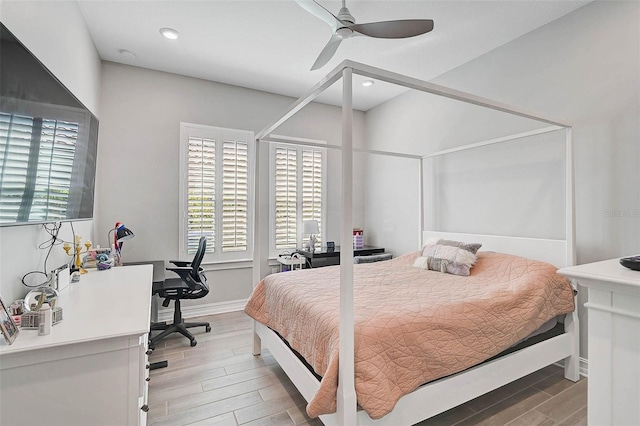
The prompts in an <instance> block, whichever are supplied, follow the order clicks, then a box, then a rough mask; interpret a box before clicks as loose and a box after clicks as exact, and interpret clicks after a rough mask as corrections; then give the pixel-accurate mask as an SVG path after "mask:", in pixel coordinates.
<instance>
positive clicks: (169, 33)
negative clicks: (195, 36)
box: [160, 27, 180, 40]
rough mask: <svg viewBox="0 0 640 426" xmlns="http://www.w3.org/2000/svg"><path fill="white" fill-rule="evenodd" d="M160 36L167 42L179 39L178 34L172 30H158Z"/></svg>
mask: <svg viewBox="0 0 640 426" xmlns="http://www.w3.org/2000/svg"><path fill="white" fill-rule="evenodd" d="M160 34H162V36H163V37H165V38H168V39H169V40H175V39H177V38H178V37H180V33H179V32H178V31H176V30H174V29H173V28H168V27H167V28H160Z"/></svg>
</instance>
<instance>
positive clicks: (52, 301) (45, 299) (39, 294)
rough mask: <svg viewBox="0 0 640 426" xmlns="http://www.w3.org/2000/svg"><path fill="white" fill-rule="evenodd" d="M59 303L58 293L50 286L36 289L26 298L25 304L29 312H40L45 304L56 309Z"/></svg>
mask: <svg viewBox="0 0 640 426" xmlns="http://www.w3.org/2000/svg"><path fill="white" fill-rule="evenodd" d="M57 301H58V291H57V290H56V289H54V288H51V287H50V286H48V285H43V286H40V287H38V288H34V289H33V290H31V291H30V292H29V293H27V295H26V296H25V298H24V304H25V306H26V309H27V310H28V311H38V310H40V308H41V307H42V304H43V303H48V304H49V306H51V307H55V306H56V302H57Z"/></svg>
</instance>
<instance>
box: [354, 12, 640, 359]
mask: <svg viewBox="0 0 640 426" xmlns="http://www.w3.org/2000/svg"><path fill="white" fill-rule="evenodd" d="M639 64H640V3H638V2H635V1H630V2H620V1H607V2H593V3H590V4H588V5H586V6H584V7H582V8H580V9H578V10H577V11H575V12H573V13H571V14H569V15H566V16H564V17H562V18H560V19H559V20H557V21H554V22H552V23H550V24H548V25H546V26H544V27H542V28H539V29H537V30H535V31H533V32H531V33H529V34H526V35H525V36H523V37H521V38H519V39H517V40H515V41H513V42H511V43H508V44H506V45H504V46H502V47H500V48H497V49H495V50H494V51H492V52H489V53H487V54H485V55H483V56H481V57H479V58H477V59H475V60H473V61H471V62H469V63H467V64H465V65H463V66H461V67H459V68H457V69H455V70H453V71H450V72H448V73H446V74H444V75H442V76H440V77H438V78H437V79H435V80H434V81H433V82H434V83H438V84H442V85H445V86H449V87H452V88H455V89H458V90H463V91H466V92H470V93H473V94H476V95H480V96H485V97H488V98H492V99H495V100H498V101H502V102H505V103H508V104H512V105H517V106H519V107H522V108H525V109H530V110H534V111H540V112H544V113H546V114H548V115H549V116H551V117H558V118H560V119H564V120H566V121H568V122H569V123H572V124H573V126H574V142H575V182H576V219H577V221H576V225H577V256H578V263H588V262H593V261H597V260H602V259H609V258H614V257H620V256H623V255H629V254H633V253H639V252H640V217H639V214H638V212H639V209H640V190H639V187H638V182H640V167H638V164H640V143H639V141H640V120H639V117H640V87H639V85H640V65H639ZM420 108H423V109H420ZM424 108H425V102H424V99H423V98H421V97H419V96H416V95H414V94H407V95H403V96H401V97H399V98H396V99H394V100H392V101H391V102H389V103H388V104H385V105H381V106H380V107H378V108H376V109H374V110H370V111H369V112H367V117H366V138H367V143H368V144H369V145H370V146H371V147H374V148H376V147H380V146H384V145H385V144H387V143H389V140H392V141H393V143H394V144H397V146H398V147H399V149H403V148H405V149H407V150H409V151H410V150H411V148H415V147H416V146H417V145H416V144H417V143H420V144H423V146H424V147H425V148H426V150H427V151H436V150H438V149H440V148H443V147H446V146H447V145H448V144H450V143H453V142H454V141H461V142H472V141H473V134H476V135H477V139H476V140H475V141H481V140H483V139H484V138H486V137H492V136H493V133H494V132H495V131H497V130H499V129H500V128H502V127H501V126H503V125H504V122H502V121H498V120H497V119H492V118H490V117H482V118H481V119H480V120H472V119H471V118H470V117H471V116H470V115H469V111H467V110H464V109H450V107H448V106H447V107H444V108H437V107H433V106H432V107H431V108H432V110H431V113H435V114H440V115H436V119H434V120H431V121H429V122H428V126H425V125H423V124H422V123H423V122H421V121H420V122H419V121H417V118H416V117H415V116H413V115H411V114H412V113H411V111H420V112H422V111H425V110H424ZM429 112H430V111H429V107H428V106H427V110H426V111H425V117H427V116H429V114H428V113H429ZM407 115H409V117H407ZM374 118H375V120H374ZM380 120H382V121H383V122H384V123H401V125H402V126H401V127H402V129H399V128H398V127H399V126H394V127H393V130H388V131H387V133H382V132H381V131H380V129H379V128H378V126H377V125H376V123H378V122H380ZM507 127H509V128H510V129H512V130H517V129H521V128H524V127H526V126H524V125H523V124H522V123H520V122H510V123H508V126H507ZM394 133H396V134H394ZM508 133H509V132H506V134H508ZM395 136H399V137H395ZM417 141H419V142H417ZM552 142H553V141H552V140H546V141H543V142H541V143H542V145H540V147H541V149H540V152H538V153H536V152H535V150H534V149H533V144H532V146H531V147H527V144H526V143H525V144H519V145H513V146H509V147H507V145H502V146H496V147H492V148H488V149H486V150H477V151H473V152H472V151H469V152H467V153H465V154H463V155H457V156H452V157H451V158H447V159H446V160H443V161H441V162H439V163H437V164H432V167H433V169H434V170H435V172H436V175H438V176H439V178H440V179H442V180H443V181H444V183H445V185H446V189H447V191H442V192H441V193H439V194H438V196H439V197H441V198H442V199H438V202H439V203H441V204H442V205H441V206H436V207H435V209H436V210H439V212H438V215H436V216H437V217H439V218H438V219H437V220H436V226H439V227H441V228H450V229H444V230H455V229H457V228H462V229H464V230H468V231H472V230H474V229H480V230H481V232H500V231H504V232H506V233H507V234H514V235H519V234H527V236H532V237H552V238H553V237H558V236H559V235H560V236H561V234H562V232H563V230H564V227H563V223H562V221H563V214H564V208H563V206H562V204H559V200H561V199H562V198H563V197H564V192H563V191H562V189H561V188H559V187H557V186H556V187H554V186H553V184H552V183H551V182H553V181H554V180H553V179H552V178H553V176H554V175H555V176H556V177H561V176H562V175H561V171H560V170H559V169H558V167H559V166H561V165H562V161H563V157H562V153H561V152H554V151H552V148H551V147H552V146H553V143H552ZM376 161H378V163H372V164H370V165H369V166H368V180H367V182H368V184H369V185H368V186H367V191H366V198H365V210H364V211H365V230H367V229H371V228H374V229H375V233H376V234H377V235H376V239H377V241H376V242H377V243H380V244H387V245H389V246H391V247H390V248H391V249H393V250H394V251H397V252H404V251H408V250H412V249H414V247H415V244H414V240H413V239H412V235H413V234H412V233H415V227H414V225H413V222H411V221H410V220H403V221H399V222H396V223H395V224H394V226H393V228H387V227H385V226H383V225H385V224H386V223H387V217H389V218H395V217H403V215H404V216H407V217H409V216H410V214H413V215H414V216H415V213H414V212H415V210H414V206H413V204H415V202H414V201H413V199H412V197H414V194H415V191H417V189H416V187H415V178H411V179H410V180H402V181H401V180H400V179H394V173H395V171H396V170H397V168H396V166H395V165H391V166H386V167H385V165H384V164H380V163H379V162H380V161H381V160H376ZM374 168H375V171H376V172H379V171H382V173H383V174H384V176H386V179H389V181H388V182H387V183H386V185H388V186H389V187H393V188H396V190H395V191H385V192H384V193H380V192H377V191H376V190H375V188H374V187H372V185H373V184H375V183H376V182H377V181H379V180H382V179H383V177H380V176H377V177H374V173H373V171H374V170H373V169H374ZM536 169H539V171H538V173H536ZM523 175H524V176H523ZM536 175H537V177H536ZM415 176H417V175H415ZM404 177H405V176H402V178H403V179H404ZM480 178H482V180H485V182H488V183H485V184H484V186H483V185H481V184H480V183H479V181H480V180H481V179H480ZM547 181H548V183H547ZM555 182H557V180H555ZM512 184H513V185H512ZM520 184H522V186H521V185H520ZM412 185H413V186H412ZM545 185H546V186H545ZM555 185H560V186H561V185H563V183H562V181H560V183H556V184H555ZM522 188H524V190H526V191H523V192H525V193H530V194H533V196H534V200H533V202H532V201H531V198H529V199H528V200H527V199H526V198H524V197H521V196H520V190H521V189H522ZM531 191H533V192H531ZM479 194H480V195H481V196H479ZM501 195H502V197H501ZM485 198H489V199H490V201H491V202H486V203H484V204H483V203H482V199H485ZM405 200H411V201H410V205H409V213H407V212H406V211H405V209H404V208H403V206H404V205H405V204H406V201H405ZM454 201H455V203H454ZM464 201H466V204H464ZM478 201H480V202H481V204H483V205H481V209H480V210H482V211H481V212H480V213H476V212H475V210H474V209H475V207H474V203H477V202H478ZM383 204H384V205H385V210H386V213H387V216H386V217H380V216H379V215H378V214H377V211H376V209H375V208H376V207H377V206H380V205H383ZM454 204H457V207H454ZM394 206H395V207H394ZM545 206H553V207H552V208H551V209H549V208H547V207H545ZM426 207H427V212H428V213H432V212H433V210H434V207H433V206H432V205H427V206H426ZM440 207H441V208H442V209H440ZM556 209H559V210H558V211H555V214H554V210H556ZM492 212H493V213H492ZM539 217H542V220H540V219H539ZM431 219H433V218H431ZM522 219H525V220H524V221H523V220H522ZM523 227H524V228H523ZM398 235H407V236H408V237H407V239H406V240H402V239H401V238H400V237H398ZM387 241H390V242H391V243H387ZM585 293H586V291H584V290H583V291H582V292H581V293H580V304H581V305H582V304H583V303H584V302H585V300H586V294H585ZM579 313H580V317H581V319H582V324H581V325H582V332H581V336H582V342H581V353H582V356H584V357H586V355H587V352H586V351H587V346H586V336H587V334H586V325H587V324H586V315H585V312H584V308H583V307H582V306H581V307H580V310H579Z"/></svg>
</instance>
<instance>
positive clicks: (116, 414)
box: [0, 265, 153, 426]
mask: <svg viewBox="0 0 640 426" xmlns="http://www.w3.org/2000/svg"><path fill="white" fill-rule="evenodd" d="M152 277H153V267H152V265H141V266H126V267H118V268H112V269H110V270H107V271H97V270H92V271H90V272H89V273H88V274H86V275H83V276H82V278H81V279H80V281H79V282H77V283H73V284H71V285H70V286H69V287H67V288H66V289H65V290H63V291H62V292H61V294H60V297H59V299H58V303H59V305H60V306H62V308H63V318H64V319H63V321H62V322H60V323H59V324H56V325H55V326H53V327H52V328H51V334H49V335H47V336H38V331H37V330H20V334H19V335H18V338H17V339H16V341H15V342H14V343H13V345H11V346H9V345H7V344H6V343H5V342H2V343H0V424H2V425H12V426H13V425H23V424H24V425H27V424H29V425H33V424H43V425H44V424H46V425H99V424H105V425H116V424H117V425H139V424H141V425H144V424H146V411H145V410H147V407H146V404H147V396H148V386H147V381H146V379H147V377H148V371H149V370H148V369H147V365H148V361H147V354H146V351H147V340H148V338H147V333H148V332H149V321H150V315H151V285H152Z"/></svg>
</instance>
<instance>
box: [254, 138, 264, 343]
mask: <svg viewBox="0 0 640 426" xmlns="http://www.w3.org/2000/svg"><path fill="white" fill-rule="evenodd" d="M254 148H255V149H254V150H253V153H254V162H253V165H254V166H253V167H254V169H253V170H254V172H253V199H254V200H253V206H254V207H253V241H254V243H253V287H254V288H255V286H256V285H258V283H259V282H260V279H261V274H260V269H261V261H262V258H261V256H260V254H261V253H260V251H261V250H262V244H261V242H262V238H260V200H259V197H260V195H259V194H260V139H256V143H255V146H254ZM256 328H257V323H256V321H252V329H253V351H252V352H253V354H254V355H260V353H261V352H262V342H261V341H260V336H258V332H257V329H256Z"/></svg>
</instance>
